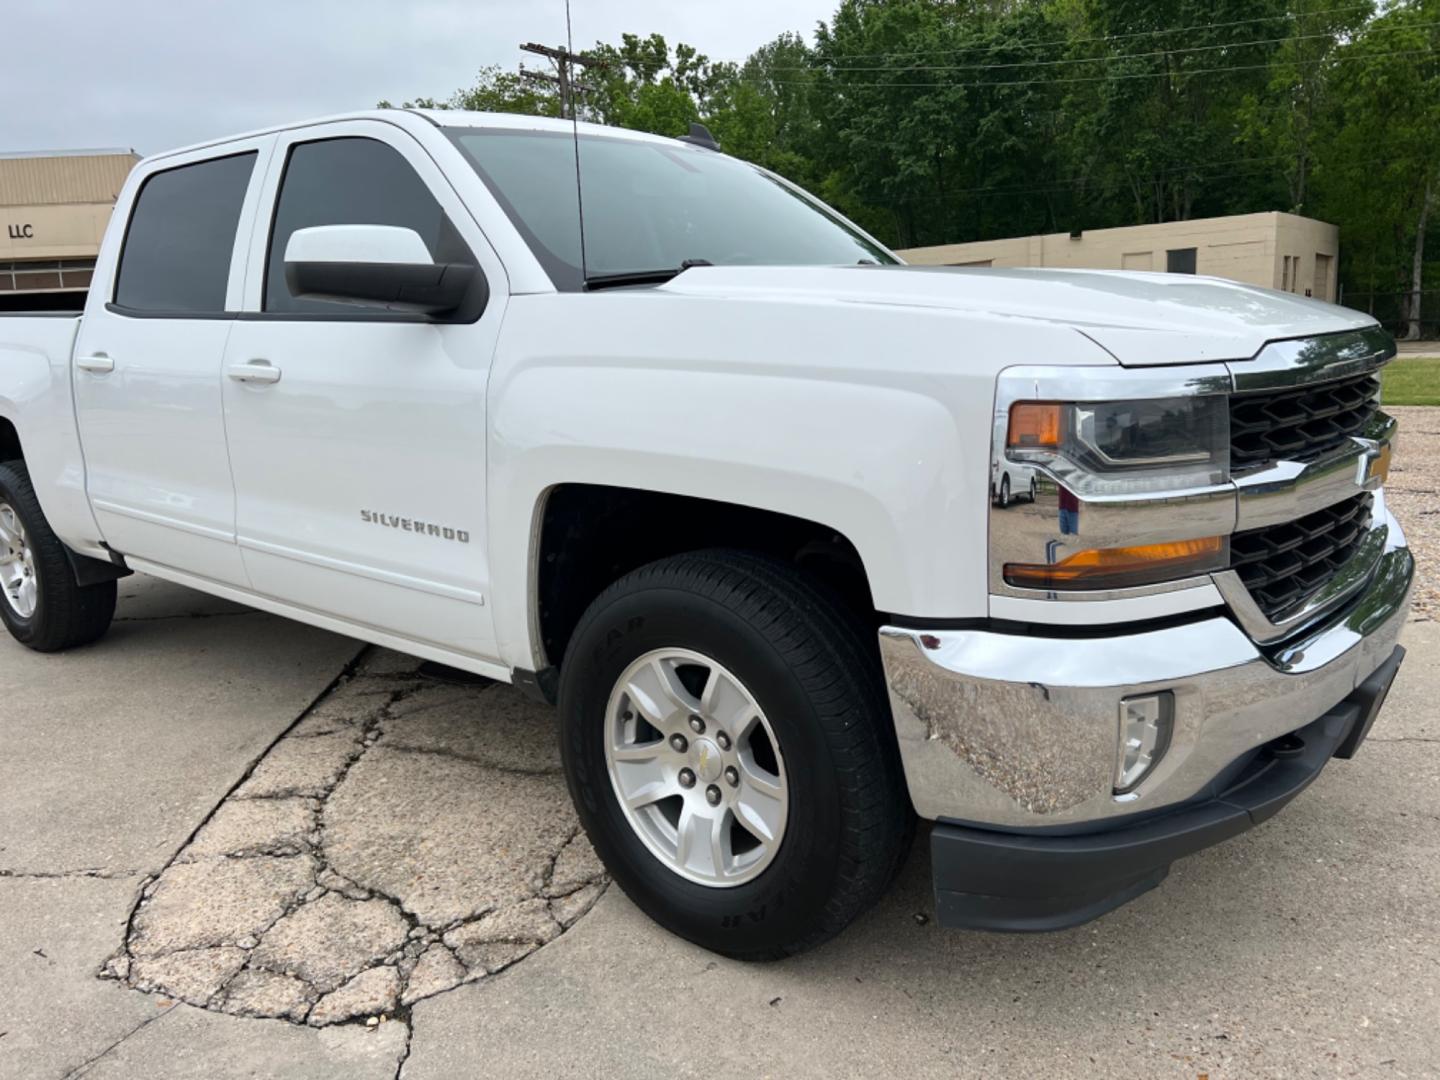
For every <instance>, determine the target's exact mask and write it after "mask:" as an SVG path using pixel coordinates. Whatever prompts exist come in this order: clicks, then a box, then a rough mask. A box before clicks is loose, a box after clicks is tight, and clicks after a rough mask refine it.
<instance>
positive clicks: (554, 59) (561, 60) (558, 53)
mask: <svg viewBox="0 0 1440 1080" xmlns="http://www.w3.org/2000/svg"><path fill="white" fill-rule="evenodd" d="M520 51H521V52H528V53H534V54H535V55H536V56H543V57H545V58H546V59H548V60H549V61H550V63H551V65H552V66H553V67H554V68H555V73H554V74H553V75H552V74H549V73H548V72H544V71H527V70H525V69H524V68H523V67H522V68H521V69H520V76H521V78H525V79H529V80H530V81H531V82H539V83H548V84H549V85H551V86H558V87H559V88H560V115H561V116H562V117H564V118H565V119H566V120H572V119H574V118H575V91H577V90H579V91H580V92H582V93H588V92H589V91H590V90H591V89H593V88H592V87H589V86H586V85H584V84H583V83H580V82H577V81H576V80H575V69H576V68H577V67H582V68H583V67H589V66H590V65H591V64H598V63H599V61H598V60H594V59H592V58H590V57H588V56H581V55H580V54H579V53H573V52H571V51H570V50H569V49H557V48H551V47H550V46H549V45H537V44H536V43H535V42H533V41H530V42H526V43H525V44H524V45H521V46H520Z"/></svg>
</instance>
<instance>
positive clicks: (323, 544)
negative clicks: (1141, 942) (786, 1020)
mask: <svg viewBox="0 0 1440 1080" xmlns="http://www.w3.org/2000/svg"><path fill="white" fill-rule="evenodd" d="M577 157H578V161H577ZM577 165H578V170H577ZM577 171H578V174H579V177H580V179H579V183H578V187H579V191H580V192H581V193H583V202H581V201H580V200H577ZM582 217H583V222H584V224H583V229H582V226H581V220H582ZM1393 354H1394V345H1393V342H1392V341H1391V340H1390V339H1389V337H1388V336H1387V335H1386V334H1385V333H1384V332H1383V331H1382V330H1380V329H1379V328H1378V327H1377V326H1376V325H1375V324H1374V322H1373V321H1372V320H1371V319H1369V318H1367V317H1366V316H1364V315H1361V314H1357V313H1355V312H1353V311H1348V310H1346V309H1343V308H1339V307H1332V306H1330V305H1327V304H1323V303H1318V302H1315V301H1310V300H1306V299H1303V298H1299V297H1296V296H1291V295H1286V294H1282V293H1275V292H1269V291H1266V290H1261V289H1255V288H1248V287H1244V286H1240V285H1236V284H1233V283H1230V282H1225V281H1219V280H1211V279H1205V278H1197V277H1192V276H1182V275H1151V274H1122V273H1098V272H1097V273H1084V272H1068V273H1061V272H1045V271H1032V272H1020V271H1017V272H1010V271H1001V270H974V271H947V270H938V271H937V270H922V269H915V268H909V267H906V266H903V265H901V264H900V263H899V260H898V259H896V258H895V257H894V256H893V255H891V254H890V253H889V252H888V251H886V250H885V249H884V247H882V246H881V245H880V244H879V243H877V242H876V241H875V240H873V239H872V238H870V237H868V236H866V235H865V234H864V233H863V232H862V231H860V230H859V229H857V228H856V227H855V226H854V225H852V224H850V223H848V222H847V221H845V220H844V219H843V218H841V217H840V216H839V215H837V214H836V213H834V212H833V211H831V210H829V209H827V208H826V207H824V206H823V205H821V204H820V203H818V202H817V201H815V200H814V199H812V198H811V197H809V196H808V195H806V194H804V193H803V192H801V191H799V190H797V189H796V188H795V187H793V186H791V185H790V184H788V183H786V182H785V181H783V180H781V179H779V178H777V177H775V176H773V175H771V174H769V173H767V172H765V171H763V170H761V169H757V168H754V167H752V166H749V165H747V164H744V163H743V162H740V161H737V160H735V159H732V158H729V157H726V156H725V155H723V154H721V153H719V152H718V149H717V148H716V147H714V146H713V144H712V143H710V142H708V141H707V139H706V136H705V133H704V132H703V130H701V131H698V132H695V133H693V134H692V136H691V137H689V138H688V139H686V140H672V139H665V138H658V137H652V136H648V135H642V134H637V133H633V132H621V131H614V130H608V129H605V128H600V127H593V126H587V125H580V126H579V127H578V128H576V129H572V127H571V126H569V125H567V124H562V123H558V122H553V121H546V120H537V119H530V118H521V117H513V116H492V115H485V114H477V113H463V112H436V113H426V112H412V111H383V112H373V113H365V114H359V115H354V116H347V117H340V118H333V119H325V120H319V121H314V122H309V123H299V124H295V125H293V126H289V127H283V128H278V129H275V130H271V131H264V132H260V133H257V134H253V135H247V136H244V137H240V138H233V139H226V140H223V141H218V142H215V143H211V144H207V145H203V146H198V147H193V148H190V149H186V150H180V151H177V152H175V153H170V154H163V155H160V156H157V157H153V158H150V159H148V160H146V161H144V162H142V163H141V164H140V165H139V166H138V167H137V168H136V170H135V172H134V174H133V175H132V176H131V177H130V179H129V182H128V183H127V184H126V186H125V189H124V191H123V193H122V194H121V196H120V200H119V205H118V206H117V208H116V212H115V215H114V220H113V222H112V224H111V226H110V229H109V232H108V233H107V235H106V237H105V240H104V244H103V247H102V249H101V253H100V258H99V262H98V265H97V268H96V271H95V276H94V283H93V286H92V288H91V291H90V293H89V296H88V299H87V303H86V306H85V309H84V312H83V314H82V315H78V316H48V317H47V316H33V317H29V316H11V317H7V318H3V319H0V462H4V464H3V465H0V591H3V600H0V616H3V619H4V622H5V624H6V626H7V627H8V628H9V630H10V632H11V633H12V634H13V635H14V636H15V637H16V638H17V639H18V640H19V641H21V642H23V643H25V644H27V645H29V646H31V647H32V648H35V649H42V650H55V649H63V648H67V647H71V646H78V645H83V644H86V643H88V642H91V641H94V640H95V639H97V638H99V637H100V635H101V634H103V633H104V631H105V629H106V626H107V624H108V622H109V620H110V618H111V615H112V612H113V610H114V606H115V595H116V593H115V579H116V578H117V577H119V576H121V575H123V574H125V573H128V572H130V571H132V570H136V571H143V572H145V573H148V574H153V575H156V576H158V577H161V578H166V579H169V580H171V581H175V582H180V583H182V584H185V585H189V586H192V587H194V588H196V589H200V590H203V591H206V592H209V593H214V594H216V595H219V596H224V597H228V598H231V599H233V600H238V601H241V602H243V603H246V604H250V605H253V606H254V607H256V608H260V609H263V610H265V611H270V612H275V613H277V614H281V615H285V616H288V617H290V618H294V619H298V620H301V621H303V622H307V623H312V624H314V625H316V626H321V627H326V628H328V629H331V630H335V631H338V632H340V633H344V634H348V635H351V636H353V637H356V638H360V639H363V640H366V641H371V642H375V643H378V644H381V645H385V646H389V647H391V648H395V649H400V650H403V651H405V652H408V653H411V654H414V655H416V656H419V657H425V658H428V659H431V660H435V661H439V662H442V663H444V664H447V665H451V666H453V667H456V668H461V669H464V670H466V671H469V672H474V673H479V674H481V675H484V676H488V677H490V678H493V679H498V680H502V681H505V682H512V683H514V684H516V685H517V686H519V687H521V688H523V689H525V690H526V691H528V692H529V693H531V694H533V695H535V696H536V697H539V698H543V699H547V700H550V701H557V702H558V704H559V708H560V710H561V713H562V730H563V743H564V745H563V754H564V760H565V767H566V771H567V776H568V780H569V784H570V790H571V793H572V795H573V797H574V801H575V804H576V806H577V808H578V811H579V814H580V817H581V819H582V820H583V822H584V825H585V827H586V829H587V831H588V833H589V836H590V838H591V840H592V841H593V843H594V845H595V848H596V849H597V851H598V852H599V854H600V856H601V858H602V859H603V860H604V862H605V865H606V866H607V867H608V868H609V870H610V873H611V874H612V875H613V877H614V880H615V881H616V882H618V883H619V884H620V886H621V887H622V888H623V889H624V890H625V891H626V893H628V894H629V895H630V896H631V897H632V898H633V899H634V900H635V901H636V902H637V903H638V904H639V905H640V906H641V907H642V908H644V909H645V910H646V911H647V912H649V913H650V914H651V915H652V916H653V917H654V918H655V919H656V920H658V921H659V922H660V923H661V924H663V925H664V926H666V927H668V928H669V929H671V930H673V931H674V932H676V933H678V934H681V935H683V936H685V937H687V938H690V939H691V940H694V941H697V942H699V943H701V944H703V945H705V946H708V947H709V948H712V949H715V950H718V951H720V952H723V953H726V954H730V955H733V956H740V957H755V958H760V957H770V956H777V955H783V954H786V953H791V952H795V951H798V950H800V949H803V948H805V947H808V946H810V945H813V944H815V943H817V942H820V941H822V940H824V939H826V938H827V937H829V936H831V935H833V934H835V933H837V932H838V931H839V930H841V929H842V928H843V927H844V926H845V925H846V924H847V923H848V922H850V921H851V920H852V919H854V918H855V917H856V916H857V915H858V914H859V913H860V912H862V911H863V910H864V909H865V908H866V907H867V906H869V905H870V904H872V903H873V902H874V901H875V900H876V899H877V898H878V897H879V896H880V895H881V894H882V893H883V892H884V890H885V889H886V888H887V886H888V885H889V883H890V882H891V880H892V878H893V876H894V874H895V872H896V870H897V867H898V866H899V865H900V863H901V862H902V860H903V859H904V858H905V856H906V854H907V850H908V848H909V846H910V845H909V838H910V836H911V834H912V829H913V827H914V824H915V822H916V820H917V818H918V819H922V820H924V821H925V822H926V823H927V828H928V829H929V844H930V849H931V853H932V865H933V875H934V886H935V893H936V906H937V911H938V915H939V921H940V922H941V923H943V924H946V925H950V926H961V927H971V928H982V929H992V930H1044V929H1055V928H1059V927H1066V926H1073V925H1075V924H1077V923H1081V922H1084V921H1085V920H1087V919H1091V918H1094V917H1095V916H1097V915H1100V914H1103V913H1104V912H1106V911H1109V910H1111V909H1112V908H1114V907H1116V906H1118V905H1120V904H1122V903H1124V902H1126V901H1128V900H1130V899H1132V898H1134V897H1135V896H1137V895H1139V894H1140V893H1142V892H1144V891H1145V890H1147V889H1150V888H1152V887H1153V886H1155V885H1156V884H1157V883H1159V882H1160V880H1161V879H1162V878H1163V877H1164V876H1165V874H1166V872H1167V870H1168V868H1169V866H1170V864H1171V862H1172V861H1173V860H1174V859H1176V858H1178V857H1180V856H1183V855H1185V854H1187V853H1190V852H1192V851H1195V850H1197V849H1199V848H1201V847H1204V846H1206V845H1209V844H1213V843H1215V842H1217V841H1220V840H1222V839H1225V838H1226V837H1229V836H1232V835H1234V834H1236V833H1238V832H1240V831H1242V830H1243V829H1246V828H1248V827H1250V826H1251V825H1253V824H1255V823H1257V822H1259V821H1261V820H1263V819H1264V818H1265V817H1266V816H1267V815H1269V814H1271V813H1273V812H1274V811H1275V810H1277V809H1278V808H1279V807H1280V806H1282V805H1283V804H1284V803H1285V802H1287V801H1288V800H1289V799H1291V798H1292V797H1293V796H1295V795H1296V794H1297V793H1298V792H1299V791H1300V790H1301V789H1302V788H1304V787H1305V786H1306V785H1307V784H1308V783H1309V782H1310V781H1311V780H1312V779H1314V777H1315V776H1316V775H1317V774H1318V773H1319V771H1320V769H1321V768H1322V766H1323V765H1324V764H1325V763H1326V761H1327V760H1328V759H1329V758H1331V757H1333V756H1338V757H1342V758H1344V757H1348V756H1350V755H1351V754H1353V753H1354V752H1355V749H1356V747H1357V745H1358V744H1359V742H1360V741H1361V740H1362V739H1363V738H1364V736H1365V734H1366V732H1367V731H1368V729H1369V726H1370V724H1371V722H1372V721H1373V719H1374V717H1375V714H1376V712H1377V711H1378V709H1379V707H1380V705H1381V703H1382V701H1383V699H1384V696H1385V693H1386V690H1387V689H1388V687H1389V685H1390V682H1391V680H1392V679H1393V677H1394V674H1395V671H1396V669H1397V668H1398V666H1399V663H1400V660H1401V658H1402V657H1403V650H1402V649H1400V648H1399V647H1398V645H1397V639H1398V636H1399V633H1400V628H1401V624H1402V623H1403V621H1404V619H1405V614H1406V611H1407V607H1408V603H1409V597H1410V588H1411V579H1412V575H1413V567H1414V563H1413V560H1412V558H1411V555H1410V552H1409V550H1408V549H1407V547H1406V545H1405V540H1404V537H1403V535H1402V533H1401V530H1400V526H1399V525H1398V523H1397V522H1396V520H1395V518H1394V517H1393V516H1392V515H1391V514H1390V512H1389V511H1388V510H1387V509H1386V506H1385V496H1384V489H1383V482H1384V479H1385V475H1386V470H1387V468H1388V464H1389V457H1390V448H1391V445H1392V441H1393V437H1394V431H1395V424H1394V422H1393V421H1392V420H1391V419H1390V418H1389V417H1387V416H1386V415H1385V414H1384V413H1383V412H1382V411H1380V409H1379V380H1378V371H1379V369H1380V367H1381V366H1382V365H1383V364H1384V363H1385V362H1386V361H1387V360H1388V359H1389V358H1390V357H1391V356H1392V355H1393ZM1000 463H1013V465H1014V468H1013V469H1012V470H1011V473H1010V474H1011V475H1012V476H1024V477H1025V478H1026V484H1025V489H1026V490H1025V494H1026V495H1027V497H1026V498H1022V499H1014V500H1012V499H1009V498H1007V499H1004V500H999V499H996V498H994V497H993V495H994V478H995V477H996V475H997V472H996V470H997V467H998V465H999V464H1000ZM998 475H1001V476H1003V475H1004V470H1003V469H1001V470H1000V472H999V474H998ZM1032 478H1033V481H1034V485H1033V496H1034V497H1033V498H1030V497H1028V496H1029V495H1030V494H1031V484H1030V481H1031V479H1032ZM1002 503H1003V505H1002ZM1385 797H1387V796H1386V794H1385V793H1384V792H1379V793H1377V798H1385ZM1397 797H1398V796H1397ZM1234 870H1235V872H1236V873H1249V874H1263V873H1265V868H1264V867H1263V866H1244V867H1242V866H1240V865H1238V864H1237V865H1236V867H1235V868H1234Z"/></svg>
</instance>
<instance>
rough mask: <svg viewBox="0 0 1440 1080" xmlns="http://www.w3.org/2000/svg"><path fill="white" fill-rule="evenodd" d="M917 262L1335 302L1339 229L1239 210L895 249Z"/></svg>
mask: <svg viewBox="0 0 1440 1080" xmlns="http://www.w3.org/2000/svg"><path fill="white" fill-rule="evenodd" d="M899 255H900V257H901V258H903V259H904V260H905V261H906V262H909V263H914V264H916V265H919V266H1045V267H1055V268H1062V269H1063V268H1070V269H1082V268H1083V269H1090V270H1158V271H1170V272H1173V273H1188V274H1208V275H1212V276H1214V277H1224V278H1232V279H1233V280H1235V281H1243V282H1246V283H1248V284H1251V285H1263V286H1265V287H1266V288H1271V289H1282V290H1284V291H1286V292H1294V293H1300V294H1303V295H1309V296H1315V297H1317V298H1319V299H1322V300H1335V299H1337V296H1336V266H1337V261H1338V257H1339V255H1340V230H1339V229H1338V228H1337V227H1336V226H1334V225H1327V224H1326V223H1325V222H1323V221H1315V220H1313V219H1311V218H1305V217H1298V216H1296V215H1295V214H1279V213H1268V214H1242V215H1237V216H1235V217H1222V218H1201V219H1199V220H1196V221H1173V222H1166V223H1165V224H1163V225H1136V226H1132V227H1129V228H1122V229H1091V230H1088V231H1086V232H1080V233H1073V234H1072V233H1051V234H1049V235H1046V236H1022V237H1016V238H1014V239H1009V240H981V241H978V242H976V243H972V244H942V245H940V246H938V247H923V248H911V249H909V250H908V251H901V252H899Z"/></svg>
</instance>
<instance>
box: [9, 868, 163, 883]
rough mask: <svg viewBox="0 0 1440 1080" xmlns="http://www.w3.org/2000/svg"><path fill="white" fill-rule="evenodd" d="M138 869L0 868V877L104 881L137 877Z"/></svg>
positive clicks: (33, 879) (28, 879)
mask: <svg viewBox="0 0 1440 1080" xmlns="http://www.w3.org/2000/svg"><path fill="white" fill-rule="evenodd" d="M141 873H142V871H140V870H108V869H105V868H103V867H84V868H81V869H79V870H0V878H12V879H15V880H19V881H51V880H61V879H65V878H100V879H103V880H106V881H109V880H122V879H124V878H132V877H139V876H140V874H141Z"/></svg>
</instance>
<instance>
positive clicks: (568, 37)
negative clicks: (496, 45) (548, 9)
mask: <svg viewBox="0 0 1440 1080" xmlns="http://www.w3.org/2000/svg"><path fill="white" fill-rule="evenodd" d="M565 52H566V53H567V54H568V55H567V57H566V60H567V63H568V60H569V59H570V58H571V57H574V55H575V36H574V34H573V32H572V31H571V29H570V0H565ZM562 73H563V69H562ZM567 99H568V100H567ZM560 106H561V108H568V109H569V110H570V134H571V137H572V139H573V140H574V143H575V213H576V216H577V218H578V220H579V223H580V287H581V288H584V287H585V285H586V284H587V283H588V282H589V281H590V271H589V269H588V268H587V266H586V260H585V190H584V187H583V185H582V184H581V183H580V114H579V113H578V112H577V111H576V109H575V83H574V81H573V80H572V79H564V80H562V81H561V83H560Z"/></svg>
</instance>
